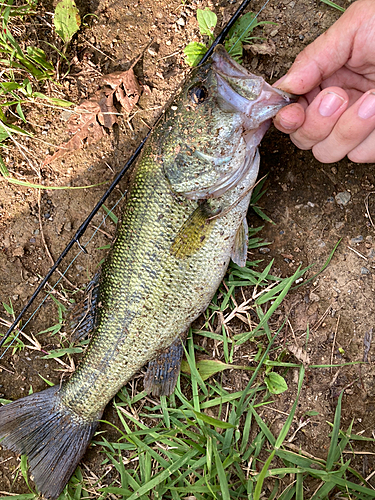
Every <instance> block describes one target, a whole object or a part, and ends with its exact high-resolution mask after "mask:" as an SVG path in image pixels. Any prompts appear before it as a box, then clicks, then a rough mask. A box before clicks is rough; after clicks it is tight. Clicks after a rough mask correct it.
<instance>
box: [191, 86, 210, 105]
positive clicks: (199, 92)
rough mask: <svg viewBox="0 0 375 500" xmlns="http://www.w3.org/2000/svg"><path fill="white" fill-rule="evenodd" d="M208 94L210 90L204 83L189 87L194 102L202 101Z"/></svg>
mask: <svg viewBox="0 0 375 500" xmlns="http://www.w3.org/2000/svg"><path fill="white" fill-rule="evenodd" d="M207 96H208V91H207V89H206V87H204V86H203V85H200V86H197V85H195V86H194V87H191V89H189V97H190V99H191V101H192V103H193V104H200V103H202V102H203V101H204V100H205V99H206V97H207Z"/></svg>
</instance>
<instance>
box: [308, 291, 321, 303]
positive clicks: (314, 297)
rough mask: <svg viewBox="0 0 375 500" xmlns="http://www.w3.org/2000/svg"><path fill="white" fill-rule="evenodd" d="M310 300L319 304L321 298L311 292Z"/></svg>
mask: <svg viewBox="0 0 375 500" xmlns="http://www.w3.org/2000/svg"><path fill="white" fill-rule="evenodd" d="M310 300H311V302H319V300H320V296H319V295H318V294H317V293H314V292H310Z"/></svg>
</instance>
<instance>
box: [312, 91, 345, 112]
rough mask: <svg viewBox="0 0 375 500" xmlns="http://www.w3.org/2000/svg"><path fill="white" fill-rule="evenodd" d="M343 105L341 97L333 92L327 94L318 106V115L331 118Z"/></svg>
mask: <svg viewBox="0 0 375 500" xmlns="http://www.w3.org/2000/svg"><path fill="white" fill-rule="evenodd" d="M343 103H344V98H343V97H341V96H340V95H338V94H335V93H334V92H327V94H325V96H323V99H322V100H321V102H320V104H319V108H318V111H319V114H320V115H321V116H324V117H328V116H332V115H333V114H334V113H336V111H337V110H338V109H339V108H340V107H341V106H342V104H343Z"/></svg>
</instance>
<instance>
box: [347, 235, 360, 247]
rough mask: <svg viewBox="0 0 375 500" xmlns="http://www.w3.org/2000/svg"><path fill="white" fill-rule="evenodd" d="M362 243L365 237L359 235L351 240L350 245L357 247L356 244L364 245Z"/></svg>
mask: <svg viewBox="0 0 375 500" xmlns="http://www.w3.org/2000/svg"><path fill="white" fill-rule="evenodd" d="M362 241H363V236H361V235H359V236H356V237H355V238H352V239H351V240H350V244H351V245H355V244H356V243H362Z"/></svg>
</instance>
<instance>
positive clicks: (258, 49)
mask: <svg viewBox="0 0 375 500" xmlns="http://www.w3.org/2000/svg"><path fill="white" fill-rule="evenodd" d="M244 49H246V50H251V52H252V53H253V54H260V55H262V56H264V55H267V56H274V55H275V54H276V46H275V44H274V43H273V41H272V40H270V41H269V42H265V43H254V44H251V45H244Z"/></svg>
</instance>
